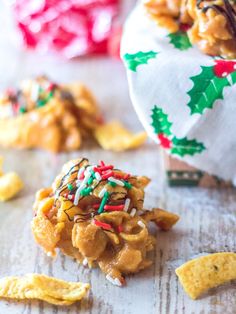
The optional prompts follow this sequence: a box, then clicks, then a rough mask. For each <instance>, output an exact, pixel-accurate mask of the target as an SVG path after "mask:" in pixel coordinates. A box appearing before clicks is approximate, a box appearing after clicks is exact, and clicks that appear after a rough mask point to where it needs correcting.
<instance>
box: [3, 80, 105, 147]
mask: <svg viewBox="0 0 236 314" xmlns="http://www.w3.org/2000/svg"><path fill="white" fill-rule="evenodd" d="M50 85H52V86H54V85H55V84H54V85H53V84H52V83H51V82H50V81H49V80H48V79H47V78H46V77H38V78H36V79H34V80H29V81H23V83H22V86H21V88H20V89H19V90H18V91H17V92H14V95H11V94H9V93H7V92H6V93H5V94H3V95H2V96H1V97H0V145H1V146H4V147H16V148H41V149H46V150H49V151H52V152H55V153H56V152H59V151H71V150H75V149H78V148H79V147H80V146H81V142H82V138H84V137H87V136H89V135H90V136H91V134H93V132H94V130H95V128H96V127H97V126H98V125H99V118H100V112H99V109H98V107H97V104H96V102H95V100H94V98H93V96H92V95H91V93H90V92H89V91H88V90H87V88H86V87H85V86H83V85H81V84H79V83H73V84H68V85H55V86H54V87H53V89H52V91H51V94H50V91H47V86H49V87H50ZM35 87H36V88H39V89H42V92H40V94H39V95H40V96H37V97H36V99H34V97H35V96H33V93H34V89H35ZM8 94H9V95H8ZM42 101H44V102H42ZM42 103H43V104H44V105H40V104H42ZM16 106H18V107H19V106H21V107H20V108H18V109H17V110H18V111H17V112H15V113H14V108H15V107H16ZM21 109H24V111H25V113H23V114H20V110H21Z"/></svg>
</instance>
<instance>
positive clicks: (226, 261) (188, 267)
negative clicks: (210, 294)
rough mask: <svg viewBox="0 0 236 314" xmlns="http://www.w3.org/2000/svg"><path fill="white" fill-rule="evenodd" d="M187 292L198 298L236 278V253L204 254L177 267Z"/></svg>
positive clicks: (178, 274) (193, 297)
mask: <svg viewBox="0 0 236 314" xmlns="http://www.w3.org/2000/svg"><path fill="white" fill-rule="evenodd" d="M175 272H176V274H177V276H178V277H179V280H180V282H181V284H182V285H183V288H184V290H185V292H186V293H187V294H188V295H189V296H190V297H191V298H192V299H196V298H197V297H199V296H200V295H201V294H203V293H204V292H206V291H207V290H208V289H211V288H214V287H217V286H218V285H221V284H223V283H226V282H228V281H230V280H235V279H236V253H232V252H225V253H215V254H210V255H206V256H202V257H199V258H196V259H193V260H191V261H188V262H187V263H185V264H183V265H182V266H180V267H179V268H177V269H176V271H175Z"/></svg>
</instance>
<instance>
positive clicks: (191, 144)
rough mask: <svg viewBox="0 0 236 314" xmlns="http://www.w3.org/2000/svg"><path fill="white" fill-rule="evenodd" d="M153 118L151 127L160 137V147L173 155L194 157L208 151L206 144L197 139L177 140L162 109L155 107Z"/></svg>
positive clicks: (185, 138)
mask: <svg viewBox="0 0 236 314" xmlns="http://www.w3.org/2000/svg"><path fill="white" fill-rule="evenodd" d="M151 118H152V123H151V125H152V126H153V128H154V132H155V133H156V134H157V136H158V139H159V143H160V145H161V146H162V147H163V148H164V149H167V150H168V151H169V152H170V153H171V154H175V155H179V156H181V157H183V156H185V155H191V156H193V155H195V154H197V153H201V152H202V151H203V150H205V149H206V148H205V146H204V144H202V143H200V142H198V141H197V140H195V139H193V140H189V139H188V138H187V137H184V138H177V137H176V136H175V135H174V134H173V133H172V131H171V127H172V122H170V121H169V118H168V115H167V114H165V113H164V112H163V110H162V109H161V108H158V107H157V106H154V107H153V109H152V114H151Z"/></svg>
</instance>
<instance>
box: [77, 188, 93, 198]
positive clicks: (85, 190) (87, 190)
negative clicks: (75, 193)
mask: <svg viewBox="0 0 236 314" xmlns="http://www.w3.org/2000/svg"><path fill="white" fill-rule="evenodd" d="M91 191H92V188H86V189H83V190H82V191H81V192H80V195H81V196H87V195H89V193H90V192H91Z"/></svg>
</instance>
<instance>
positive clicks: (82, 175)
mask: <svg viewBox="0 0 236 314" xmlns="http://www.w3.org/2000/svg"><path fill="white" fill-rule="evenodd" d="M83 179H84V171H83V172H82V173H81V175H80V177H79V180H83Z"/></svg>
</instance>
